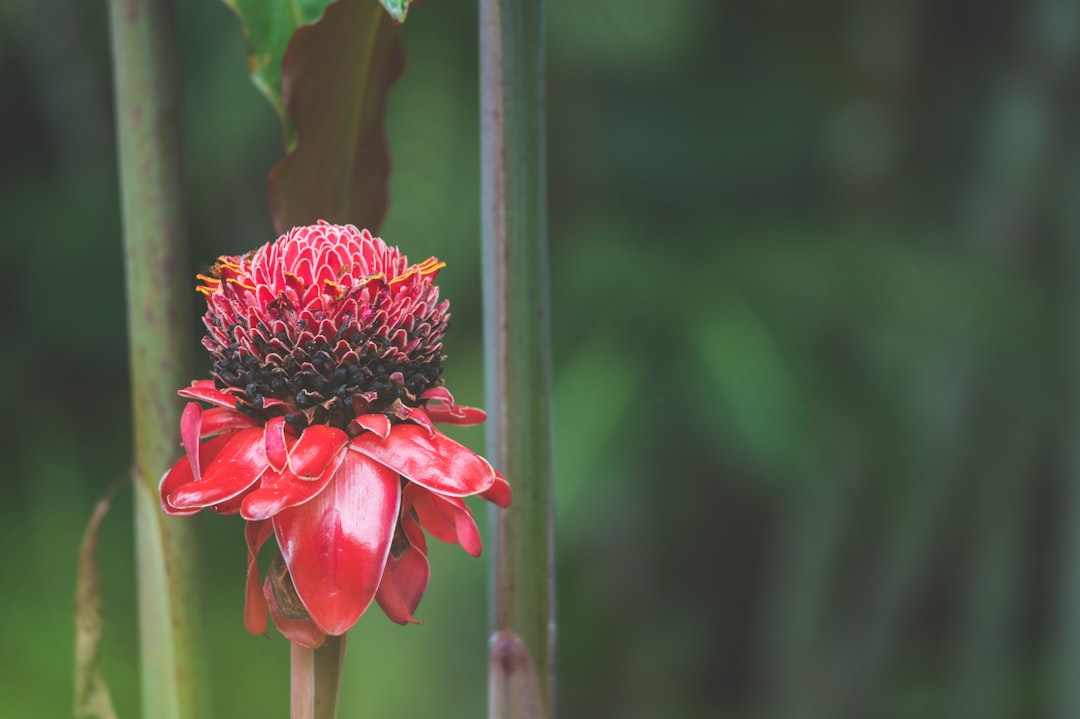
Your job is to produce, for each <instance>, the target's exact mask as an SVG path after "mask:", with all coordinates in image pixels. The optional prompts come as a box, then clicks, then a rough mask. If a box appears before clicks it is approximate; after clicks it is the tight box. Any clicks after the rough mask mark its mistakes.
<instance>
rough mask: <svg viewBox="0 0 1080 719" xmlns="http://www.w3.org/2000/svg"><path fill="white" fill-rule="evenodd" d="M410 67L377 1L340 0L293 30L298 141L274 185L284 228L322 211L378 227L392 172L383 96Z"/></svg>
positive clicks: (288, 74) (290, 95)
mask: <svg viewBox="0 0 1080 719" xmlns="http://www.w3.org/2000/svg"><path fill="white" fill-rule="evenodd" d="M403 68H404V51H403V50H402V46H401V37H400V33H399V31H398V28H397V27H396V26H395V24H394V22H393V20H392V19H391V17H390V16H389V15H388V14H387V12H386V10H385V9H384V8H383V7H382V5H380V4H379V2H378V0H337V1H336V2H334V3H332V4H331V5H329V6H328V7H327V8H326V12H325V14H324V15H323V17H322V19H321V20H319V21H318V22H317V23H315V24H313V25H307V26H304V27H300V28H299V29H298V30H297V31H296V33H295V34H294V35H293V37H292V40H291V41H290V42H289V47H288V50H287V51H286V53H285V56H284V62H283V64H282V70H281V73H282V74H281V87H282V96H283V99H284V103H285V107H286V109H287V112H288V115H289V117H290V118H291V120H292V122H293V125H294V127H295V143H294V144H293V143H290V144H289V145H288V147H287V150H288V153H287V154H286V156H285V159H283V160H282V161H281V162H280V163H278V164H277V165H276V166H275V167H274V168H273V170H271V172H270V178H269V182H268V187H267V190H268V196H269V203H270V216H271V218H272V219H273V222H274V227H275V228H276V229H277V231H278V232H281V233H284V232H286V231H288V230H289V229H291V228H292V227H295V226H298V225H310V224H314V223H315V222H316V221H318V220H320V219H323V220H328V221H330V222H335V223H338V224H345V223H351V224H354V225H357V226H359V227H367V228H369V229H372V230H375V229H377V227H378V225H379V224H380V223H381V222H382V219H383V216H384V215H385V213H386V205H387V176H388V175H389V172H390V156H389V152H388V150H387V146H386V138H385V136H384V133H383V118H384V115H385V114H386V97H387V91H388V90H389V87H390V85H391V84H392V83H393V82H394V81H395V80H397V78H398V77H399V76H400V75H401V72H402V70H403Z"/></svg>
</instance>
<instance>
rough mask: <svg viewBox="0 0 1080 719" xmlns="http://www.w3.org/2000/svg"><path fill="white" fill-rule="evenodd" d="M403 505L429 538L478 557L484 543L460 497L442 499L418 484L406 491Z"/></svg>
mask: <svg viewBox="0 0 1080 719" xmlns="http://www.w3.org/2000/svg"><path fill="white" fill-rule="evenodd" d="M402 502H403V503H404V504H405V506H407V507H410V506H411V507H412V509H413V510H414V511H415V512H416V517H417V519H418V520H419V521H420V525H421V526H422V527H423V528H424V529H426V530H427V531H428V532H429V533H430V534H431V536H433V537H435V539H438V540H439V541H440V542H446V543H447V544H460V545H461V548H462V549H464V550H465V551H466V552H468V553H469V554H471V555H473V556H474V557H479V556H480V551H481V549H482V548H483V543H482V542H481V541H480V530H479V529H477V527H476V521H475V520H474V519H473V516H472V512H470V511H469V508H468V506H467V505H466V504H465V501H464V500H462V499H461V498H460V497H444V496H442V495H440V494H436V493H435V492H429V491H428V490H426V489H424V488H423V487H421V486H420V485H418V484H410V485H408V486H407V487H405V494H404V497H403V498H402Z"/></svg>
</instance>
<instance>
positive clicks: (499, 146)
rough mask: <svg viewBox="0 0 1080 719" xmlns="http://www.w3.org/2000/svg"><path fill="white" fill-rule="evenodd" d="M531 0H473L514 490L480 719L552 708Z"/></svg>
mask: <svg viewBox="0 0 1080 719" xmlns="http://www.w3.org/2000/svg"><path fill="white" fill-rule="evenodd" d="M543 20H544V13H543V2H542V0H480V113H481V120H480V122H481V193H482V194H481V198H482V199H481V204H482V207H481V222H482V236H483V274H484V335H485V366H486V394H487V407H488V410H489V412H490V419H489V422H488V426H487V433H488V436H487V440H488V453H489V456H490V458H491V460H492V462H493V464H494V465H495V466H496V467H498V468H499V469H500V470H502V471H503V472H505V474H506V476H507V477H508V478H509V480H510V482H511V485H512V486H513V488H514V501H513V503H512V504H511V506H510V508H509V509H507V510H499V509H493V510H492V528H493V534H494V540H495V541H494V544H495V547H494V552H493V559H492V565H493V569H494V578H493V582H492V612H491V625H492V630H493V631H492V640H491V662H490V676H489V690H490V696H489V706H488V711H489V716H490V717H493V718H494V717H499V718H510V717H513V718H514V719H523V718H525V717H529V718H530V719H531V718H532V717H551V716H554V713H555V699H554V697H555V669H554V665H555V621H554V619H555V602H554V575H555V572H554V566H555V565H554V549H553V535H554V522H553V511H554V509H553V508H554V503H553V493H552V464H551V406H550V404H551V400H550V397H551V364H550V329H549V311H550V309H549V308H550V303H549V299H548V251H547V219H546V213H547V193H546V175H547V163H546V138H545V100H544V22H543Z"/></svg>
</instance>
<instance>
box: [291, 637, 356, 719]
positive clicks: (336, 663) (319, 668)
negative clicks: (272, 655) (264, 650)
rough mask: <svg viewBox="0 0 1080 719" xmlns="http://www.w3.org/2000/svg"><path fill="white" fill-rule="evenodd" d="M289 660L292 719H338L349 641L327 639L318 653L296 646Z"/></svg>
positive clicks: (341, 638) (294, 645)
mask: <svg viewBox="0 0 1080 719" xmlns="http://www.w3.org/2000/svg"><path fill="white" fill-rule="evenodd" d="M289 659H290V669H289V672H290V676H289V717H290V719H335V717H337V708H338V697H339V695H340V694H341V691H340V690H341V666H342V663H343V661H344V659H345V637H344V636H340V637H327V638H326V642H325V643H324V644H323V645H322V646H321V647H319V648H318V649H307V648H305V647H302V646H300V645H299V644H295V643H294V644H293V645H292V650H291V654H290V656H289Z"/></svg>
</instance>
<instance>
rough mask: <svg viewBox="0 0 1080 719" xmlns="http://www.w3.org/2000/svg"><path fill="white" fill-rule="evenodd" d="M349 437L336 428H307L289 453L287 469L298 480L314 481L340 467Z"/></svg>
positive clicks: (321, 426)
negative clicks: (343, 450)
mask: <svg viewBox="0 0 1080 719" xmlns="http://www.w3.org/2000/svg"><path fill="white" fill-rule="evenodd" d="M348 441H349V435H347V434H345V433H344V432H342V431H341V430H340V429H338V428H336V427H327V426H326V425H322V424H317V425H314V426H312V427H308V428H307V429H305V430H304V433H303V434H301V435H300V439H298V440H296V444H294V445H293V446H292V450H291V451H290V452H289V469H291V470H292V472H293V474H295V475H296V476H297V477H299V478H300V479H307V480H315V479H319V478H320V477H322V476H323V474H324V473H327V472H329V473H330V474H333V473H334V471H335V470H336V469H337V468H338V466H340V463H341V458H342V456H343V455H344V453H343V452H342V451H341V450H342V449H344V447H345V444H346V443H347V442H348Z"/></svg>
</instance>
